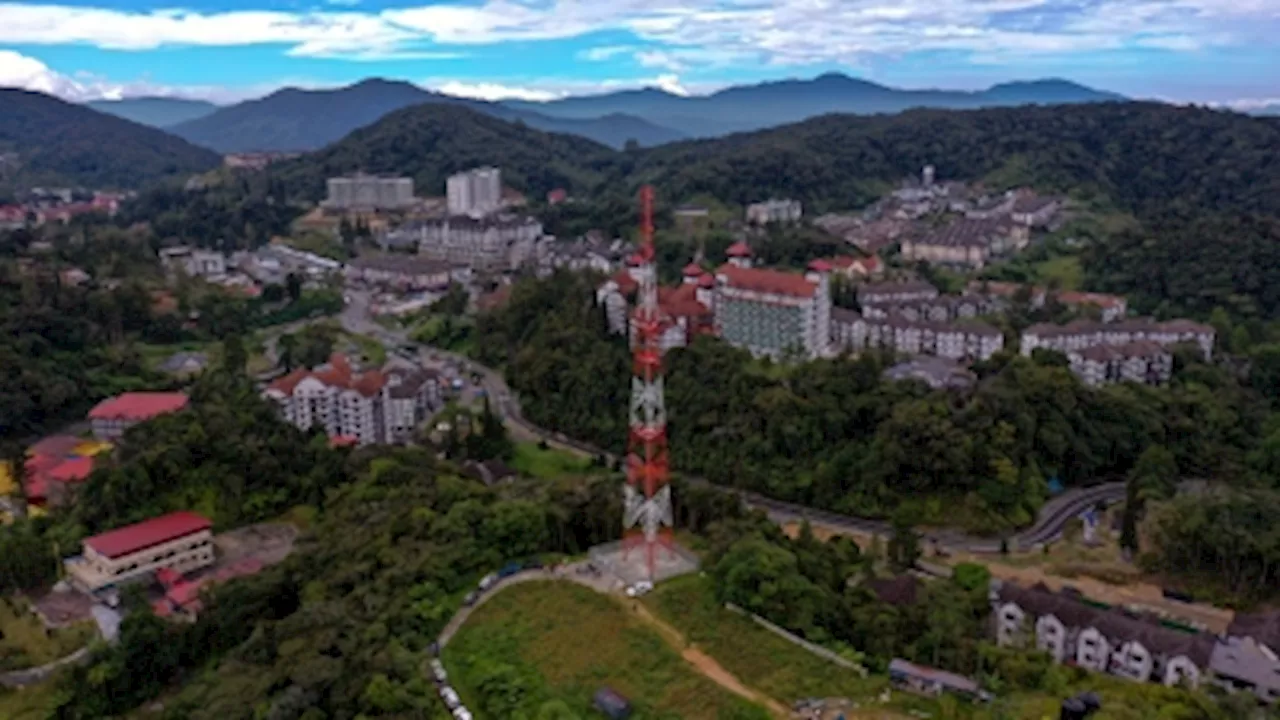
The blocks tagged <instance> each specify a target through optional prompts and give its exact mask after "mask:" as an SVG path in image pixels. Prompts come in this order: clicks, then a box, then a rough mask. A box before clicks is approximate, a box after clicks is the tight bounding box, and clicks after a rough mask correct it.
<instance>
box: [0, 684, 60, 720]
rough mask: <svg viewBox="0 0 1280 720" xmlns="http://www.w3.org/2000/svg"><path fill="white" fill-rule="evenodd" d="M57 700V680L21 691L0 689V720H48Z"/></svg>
mask: <svg viewBox="0 0 1280 720" xmlns="http://www.w3.org/2000/svg"><path fill="white" fill-rule="evenodd" d="M56 700H57V680H56V679H53V680H49V681H46V682H43V683H41V684H39V685H32V686H31V687H28V688H23V689H21V690H9V689H7V688H3V687H0V718H4V720H48V718H50V717H52V716H53V710H54V703H55V701H56Z"/></svg>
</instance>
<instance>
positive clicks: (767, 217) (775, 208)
mask: <svg viewBox="0 0 1280 720" xmlns="http://www.w3.org/2000/svg"><path fill="white" fill-rule="evenodd" d="M802 214H803V210H802V209H801V207H800V201H799V200H766V201H765V202H761V203H752V204H751V205H748V206H747V222H749V223H752V224H754V225H768V224H770V223H794V222H800V216H801V215H802Z"/></svg>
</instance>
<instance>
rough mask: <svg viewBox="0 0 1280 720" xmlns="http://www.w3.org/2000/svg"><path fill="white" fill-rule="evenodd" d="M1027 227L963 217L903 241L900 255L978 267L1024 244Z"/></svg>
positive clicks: (1026, 241) (925, 260)
mask: <svg viewBox="0 0 1280 720" xmlns="http://www.w3.org/2000/svg"><path fill="white" fill-rule="evenodd" d="M1029 239H1030V236H1029V234H1028V233H1027V229H1026V228H1025V227H1021V226H1018V225H1015V224H1013V223H1011V222H1008V221H1005V220H971V219H967V218H966V219H963V220H958V221H956V222H953V223H951V224H950V225H947V226H945V227H942V228H939V229H938V230H935V231H933V232H931V233H928V234H926V235H923V236H921V237H918V238H908V239H905V240H903V241H902V257H903V259H905V260H910V261H924V262H929V263H934V264H937V265H953V266H960V267H966V268H974V269H980V268H982V267H984V266H986V264H987V263H988V262H989V261H990V260H991V259H992V258H994V257H999V256H1002V255H1007V254H1008V253H1010V252H1013V251H1016V250H1021V249H1022V248H1024V247H1026V246H1027V243H1028V241H1029Z"/></svg>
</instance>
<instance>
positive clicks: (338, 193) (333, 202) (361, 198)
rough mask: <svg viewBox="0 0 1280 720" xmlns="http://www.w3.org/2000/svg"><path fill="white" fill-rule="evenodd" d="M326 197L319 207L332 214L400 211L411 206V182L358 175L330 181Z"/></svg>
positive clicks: (408, 179) (402, 179) (393, 178)
mask: <svg viewBox="0 0 1280 720" xmlns="http://www.w3.org/2000/svg"><path fill="white" fill-rule="evenodd" d="M328 190H329V197H328V198H327V199H325V201H324V202H323V203H321V205H323V206H324V207H326V208H330V209H333V210H399V209H402V208H405V207H407V206H409V205H412V204H413V178H407V177H380V176H377V175H365V174H363V173H357V174H355V175H351V176H348V177H337V178H329V181H328Z"/></svg>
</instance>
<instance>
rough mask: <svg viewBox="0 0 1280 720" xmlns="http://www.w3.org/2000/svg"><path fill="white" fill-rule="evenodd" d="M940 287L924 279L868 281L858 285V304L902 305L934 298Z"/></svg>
mask: <svg viewBox="0 0 1280 720" xmlns="http://www.w3.org/2000/svg"><path fill="white" fill-rule="evenodd" d="M936 297H938V288H936V287H934V286H932V285H930V284H929V283H927V282H925V281H923V280H906V281H901V282H881V283H867V284H865V285H861V286H859V287H858V305H859V306H860V307H862V308H864V309H865V308H866V307H867V306H869V305H901V304H904V303H913V302H920V301H925V300H933V299H934V298H936Z"/></svg>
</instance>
